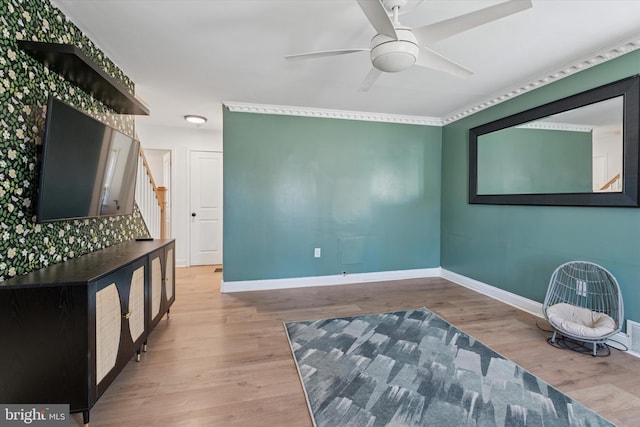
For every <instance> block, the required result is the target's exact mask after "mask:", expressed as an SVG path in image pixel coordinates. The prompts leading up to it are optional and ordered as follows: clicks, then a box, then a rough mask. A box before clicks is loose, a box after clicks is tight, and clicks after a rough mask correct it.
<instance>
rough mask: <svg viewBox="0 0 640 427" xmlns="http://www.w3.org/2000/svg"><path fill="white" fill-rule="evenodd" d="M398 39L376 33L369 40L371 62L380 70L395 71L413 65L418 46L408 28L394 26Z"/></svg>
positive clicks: (416, 57)
mask: <svg viewBox="0 0 640 427" xmlns="http://www.w3.org/2000/svg"><path fill="white" fill-rule="evenodd" d="M396 31H397V32H398V36H399V37H400V38H399V40H396V39H393V38H391V37H388V36H386V35H384V34H378V35H376V36H375V37H374V38H373V39H372V40H371V63H372V64H373V66H374V67H376V68H377V69H378V70H380V71H385V72H387V73H397V72H398V71H404V70H406V69H407V68H409V67H411V66H413V64H415V63H416V61H417V60H418V54H419V53H420V47H419V46H418V43H417V41H416V39H415V37H414V36H413V34H412V33H411V31H410V30H407V29H405V28H396Z"/></svg>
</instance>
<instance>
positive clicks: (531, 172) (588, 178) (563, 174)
mask: <svg viewBox="0 0 640 427" xmlns="http://www.w3.org/2000/svg"><path fill="white" fill-rule="evenodd" d="M639 121H640V77H639V76H633V77H629V78H626V79H624V80H619V81H616V82H613V83H610V84H607V85H604V86H600V87H597V88H595V89H591V90H588V91H585V92H582V93H579V94H576V95H572V96H569V97H567V98H563V99H560V100H558V101H554V102H550V103H548V104H544V105H541V106H539V107H536V108H532V109H530V110H526V111H523V112H521V113H517V114H514V115H511V116H508V117H505V118H502V119H499V120H495V121H493V122H490V123H487V124H484V125H482V126H478V127H475V128H473V129H470V130H469V203H472V204H500V205H548V206H622V207H638V205H639V197H638V189H639V178H638V161H639V157H638V155H639V154H638V153H639V152H640V151H639V146H640V132H639V129H640V124H639Z"/></svg>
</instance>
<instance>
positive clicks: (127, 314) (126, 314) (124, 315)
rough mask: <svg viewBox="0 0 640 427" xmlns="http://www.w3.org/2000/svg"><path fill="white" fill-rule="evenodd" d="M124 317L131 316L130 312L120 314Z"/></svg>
mask: <svg viewBox="0 0 640 427" xmlns="http://www.w3.org/2000/svg"><path fill="white" fill-rule="evenodd" d="M122 316H123V317H124V318H125V319H128V318H130V317H131V312H128V313H125V314H123V315H122Z"/></svg>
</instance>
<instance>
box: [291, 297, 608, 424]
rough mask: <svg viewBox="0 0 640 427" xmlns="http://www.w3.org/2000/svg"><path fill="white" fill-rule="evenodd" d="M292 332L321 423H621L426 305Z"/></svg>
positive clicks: (294, 325)
mask: <svg viewBox="0 0 640 427" xmlns="http://www.w3.org/2000/svg"><path fill="white" fill-rule="evenodd" d="M285 329H286V331H287V334H288V336H289V343H290V345H291V350H292V352H293V355H294V358H295V360H296V364H297V367H298V372H299V374H300V378H301V380H302V385H303V388H304V391H305V394H306V397H307V403H308V405H309V408H310V411H311V414H312V418H313V420H314V424H315V425H316V426H319V427H338V426H357V427H360V426H393V427H400V426H437V427H440V426H456V427H457V426H478V427H479V426H535V427H542V426H553V427H558V426H612V425H613V424H611V423H609V422H608V421H606V420H605V419H603V418H602V417H600V416H599V415H597V414H595V413H594V412H592V411H591V410H589V409H587V408H586V407H584V406H583V405H581V404H580V403H578V402H576V401H574V400H572V399H571V398H570V397H568V396H567V395H565V394H563V393H561V392H560V391H558V390H556V389H555V388H553V387H551V386H550V385H548V384H546V383H545V382H543V381H542V380H540V379H538V378H536V377H535V376H533V375H532V374H530V373H529V372H527V371H525V370H524V369H523V368H521V367H520V366H518V365H516V364H515V363H513V362H512V361H510V360H508V359H506V358H504V357H502V356H500V355H499V354H498V353H496V352H495V351H493V350H491V349H490V348H489V347H487V346H485V345H484V344H482V343H481V342H480V341H478V340H476V339H474V338H473V337H470V336H469V335H467V334H465V333H464V332H462V331H460V330H459V329H457V328H456V327H454V326H453V325H451V324H450V323H448V322H447V321H446V320H444V319H442V318H441V317H439V316H438V315H436V314H434V313H432V312H430V311H429V310H427V309H424V308H421V309H417V310H410V311H399V312H395V313H383V314H371V315H364V316H354V317H342V318H336V319H325V320H316V321H305V322H288V323H285Z"/></svg>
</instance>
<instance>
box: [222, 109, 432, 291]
mask: <svg viewBox="0 0 640 427" xmlns="http://www.w3.org/2000/svg"><path fill="white" fill-rule="evenodd" d="M223 129H224V131H223V132H224V280H225V281H240V280H257V279H276V278H288V277H308V276H323V275H335V274H341V273H342V272H343V271H344V272H347V273H363V272H379V271H394V270H407V269H420V268H431V267H438V266H439V265H440V189H441V183H440V176H441V171H440V160H441V141H442V128H440V127H428V126H416V125H406V124H394V123H377V122H365V121H353V120H339V119H324V118H308V117H292V116H275V115H265V114H250V113H235V112H229V111H228V110H226V109H225V111H224V126H223ZM316 247H319V248H321V249H322V256H321V257H320V258H314V257H313V251H314V248H316Z"/></svg>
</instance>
